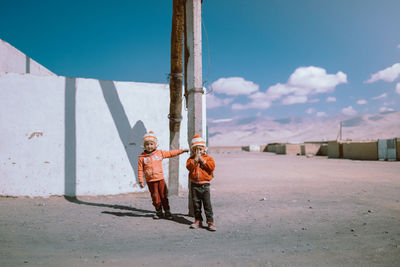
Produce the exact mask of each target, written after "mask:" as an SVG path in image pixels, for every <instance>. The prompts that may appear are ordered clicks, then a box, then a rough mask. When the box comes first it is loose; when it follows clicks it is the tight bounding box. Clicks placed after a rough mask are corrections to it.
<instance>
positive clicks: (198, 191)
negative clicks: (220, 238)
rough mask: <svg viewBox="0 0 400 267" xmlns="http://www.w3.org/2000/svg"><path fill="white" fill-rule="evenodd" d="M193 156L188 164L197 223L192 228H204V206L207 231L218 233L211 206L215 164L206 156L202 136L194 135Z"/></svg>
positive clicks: (191, 146)
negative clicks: (202, 208)
mask: <svg viewBox="0 0 400 267" xmlns="http://www.w3.org/2000/svg"><path fill="white" fill-rule="evenodd" d="M190 148H191V151H192V154H191V156H190V158H189V159H188V160H187V162H186V168H187V169H188V171H189V179H190V182H191V194H192V202H193V208H194V218H195V221H194V222H193V224H192V225H190V228H193V229H196V228H200V227H202V221H203V216H202V215H201V205H202V204H203V206H204V212H205V214H206V219H207V224H208V227H207V229H208V230H210V231H216V230H217V228H216V226H215V224H214V218H213V210H212V206H211V196H210V181H211V179H212V178H213V176H214V175H213V171H214V169H215V162H214V159H213V158H212V157H210V156H209V155H207V154H206V142H205V141H204V139H203V138H201V137H200V135H198V134H196V135H194V137H193V139H192V142H191V144H190Z"/></svg>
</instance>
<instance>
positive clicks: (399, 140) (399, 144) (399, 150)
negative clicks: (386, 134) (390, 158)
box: [396, 138, 400, 160]
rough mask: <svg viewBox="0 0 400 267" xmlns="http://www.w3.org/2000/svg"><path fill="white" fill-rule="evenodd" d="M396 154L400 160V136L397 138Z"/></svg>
mask: <svg viewBox="0 0 400 267" xmlns="http://www.w3.org/2000/svg"><path fill="white" fill-rule="evenodd" d="M396 155H397V160H400V138H396Z"/></svg>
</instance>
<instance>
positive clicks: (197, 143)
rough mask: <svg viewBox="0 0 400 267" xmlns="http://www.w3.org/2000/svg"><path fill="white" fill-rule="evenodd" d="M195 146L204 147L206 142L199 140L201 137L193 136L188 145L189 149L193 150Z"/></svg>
mask: <svg viewBox="0 0 400 267" xmlns="http://www.w3.org/2000/svg"><path fill="white" fill-rule="evenodd" d="M195 146H204V147H206V141H205V140H204V139H203V138H201V136H200V135H199V134H195V135H194V136H193V139H192V142H191V143H190V148H192V149H193V147H195Z"/></svg>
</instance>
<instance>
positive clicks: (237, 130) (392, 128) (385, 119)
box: [208, 111, 400, 146]
mask: <svg viewBox="0 0 400 267" xmlns="http://www.w3.org/2000/svg"><path fill="white" fill-rule="evenodd" d="M340 122H342V139H352V140H372V139H385V138H394V137H400V111H397V112H386V113H379V114H365V115H360V116H353V117H349V116H345V115H343V114H337V115H333V116H330V117H323V118H286V119H277V120H276V119H273V118H268V117H247V118H237V119H223V120H215V121H209V122H208V127H209V128H208V132H209V145H210V146H237V145H241V146H243V145H250V144H260V145H261V144H268V143H273V142H289V143H301V142H305V141H327V140H336V139H337V137H338V135H339V129H340Z"/></svg>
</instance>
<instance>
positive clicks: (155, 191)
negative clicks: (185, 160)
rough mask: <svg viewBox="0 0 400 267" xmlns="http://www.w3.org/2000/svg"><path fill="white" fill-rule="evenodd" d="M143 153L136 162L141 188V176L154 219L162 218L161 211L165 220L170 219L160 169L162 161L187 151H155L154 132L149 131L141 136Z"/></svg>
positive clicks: (161, 169)
mask: <svg viewBox="0 0 400 267" xmlns="http://www.w3.org/2000/svg"><path fill="white" fill-rule="evenodd" d="M143 146H144V152H143V153H142V154H141V155H140V156H139V160H138V178H139V185H140V187H141V188H143V187H144V183H143V174H144V176H145V178H146V183H147V186H148V187H149V191H150V194H151V199H152V201H153V206H154V207H155V209H156V214H155V215H154V216H153V218H154V219H160V218H162V217H163V212H162V209H163V208H164V211H165V218H167V219H172V214H171V211H170V206H169V200H168V189H167V185H166V184H165V180H164V173H163V168H162V160H163V159H165V158H171V157H175V156H178V155H180V154H182V153H184V152H188V151H189V150H188V149H183V150H182V149H179V150H171V151H163V150H158V149H157V137H156V136H155V134H154V132H152V131H150V132H148V133H147V134H145V135H144V136H143Z"/></svg>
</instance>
